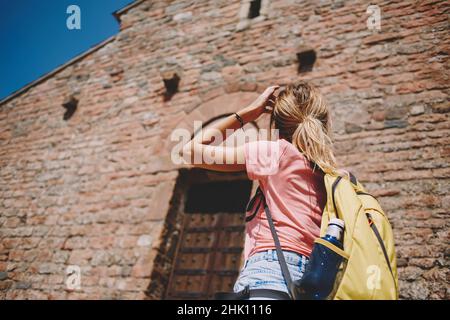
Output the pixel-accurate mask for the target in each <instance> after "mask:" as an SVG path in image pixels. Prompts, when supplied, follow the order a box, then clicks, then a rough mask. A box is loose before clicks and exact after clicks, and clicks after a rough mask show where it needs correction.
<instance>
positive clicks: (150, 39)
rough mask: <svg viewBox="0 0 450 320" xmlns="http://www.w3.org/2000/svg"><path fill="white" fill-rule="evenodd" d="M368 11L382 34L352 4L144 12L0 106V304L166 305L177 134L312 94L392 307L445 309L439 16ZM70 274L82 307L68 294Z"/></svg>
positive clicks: (445, 63) (407, 10) (178, 5)
mask: <svg viewBox="0 0 450 320" xmlns="http://www.w3.org/2000/svg"><path fill="white" fill-rule="evenodd" d="M375 4H377V5H379V6H380V8H381V31H371V30H368V27H367V25H366V19H367V18H368V14H367V13H366V9H367V6H368V5H369V2H365V1H331V0H323V1H292V0H289V1H282V0H271V1H264V0H263V3H262V7H261V16H265V19H264V17H261V16H260V17H256V18H255V19H253V20H251V21H250V20H248V21H247V20H246V19H244V18H245V17H246V16H247V12H246V10H245V7H244V9H242V6H245V4H243V2H242V3H241V2H240V1H219V0H214V1H144V2H140V3H138V4H137V5H134V6H131V7H129V8H127V9H126V10H123V11H122V12H119V13H118V16H119V18H120V20H121V30H120V32H119V33H118V34H117V35H116V36H115V37H114V38H112V39H110V40H109V41H107V42H106V43H105V44H104V45H102V46H99V48H98V49H96V50H93V51H92V52H91V53H89V54H87V55H85V56H83V57H81V58H80V59H78V60H76V61H73V62H72V63H70V64H68V65H67V66H65V67H64V68H61V70H59V71H58V72H55V73H54V74H52V75H51V76H49V77H46V78H43V79H42V80H41V81H38V82H37V83H35V84H34V85H32V86H30V88H28V89H27V90H24V92H22V93H21V94H18V95H16V96H14V97H13V98H12V99H8V100H6V101H4V102H3V103H2V105H1V106H0V214H1V216H0V237H1V244H0V298H7V299H16V298H19V299H24V298H42V299H53V298H62V299H66V298H68V299H75V298H94V299H95V298H124V299H128V298H137V299H141V298H161V297H163V296H164V292H163V291H164V286H165V284H166V281H167V272H168V270H169V269H170V265H171V261H172V260H171V259H172V258H173V250H171V249H170V246H171V245H172V246H173V244H171V243H170V239H171V234H172V233H173V231H174V230H176V229H177V228H179V222H177V216H176V212H171V210H169V208H170V202H171V199H173V200H172V205H173V202H174V201H175V202H176V201H179V197H177V196H173V192H174V190H175V185H176V181H177V177H178V176H179V168H178V167H176V166H175V165H174V164H173V163H172V162H171V160H170V149H171V146H172V144H171V142H170V139H169V137H170V134H171V132H172V130H173V129H174V128H176V127H177V126H180V123H185V124H186V125H189V124H190V121H192V120H194V119H201V120H208V119H210V118H213V117H214V116H217V115H220V114H222V113H226V112H230V111H233V110H237V109H239V108H240V107H242V106H244V105H245V103H247V102H248V101H251V100H252V99H253V98H254V97H255V96H256V93H257V92H261V91H262V90H263V89H264V88H265V87H266V86H267V85H270V84H274V83H287V82H289V81H292V80H296V79H307V80H312V81H313V82H314V83H315V84H317V85H318V86H319V87H320V88H321V89H322V91H323V92H324V94H325V95H326V97H327V99H328V101H329V104H330V105H331V108H332V112H333V115H334V118H333V126H334V131H335V135H334V139H335V141H336V144H335V146H336V153H337V155H338V159H339V161H340V163H341V165H342V166H344V167H346V168H349V169H350V170H352V171H353V172H354V173H355V174H356V175H357V176H358V177H359V179H360V180H361V182H362V183H363V184H364V185H365V186H366V188H367V189H368V190H369V191H371V192H372V193H374V194H375V195H377V196H378V197H379V199H380V201H381V204H382V206H383V207H384V209H385V211H386V212H387V213H388V215H389V218H390V220H391V222H392V224H393V227H394V231H395V238H396V245H397V252H398V266H399V277H400V282H401V297H402V298H406V299H411V298H413V299H448V298H449V295H448V280H449V276H450V273H449V266H448V254H449V251H448V243H449V231H448V224H449V209H448V208H449V207H450V195H449V191H450V186H449V180H450V167H449V158H450V147H449V145H450V138H449V132H450V121H449V116H448V115H449V110H450V107H449V102H448V94H449V91H450V83H449V79H448V67H449V60H448V54H449V48H450V46H449V43H450V37H448V34H449V21H448V13H449V8H450V6H449V3H448V1H445V0H442V1H439V0H435V1H375ZM240 17H242V18H243V19H241V18H240ZM305 50H314V51H315V53H316V55H317V60H316V62H315V64H314V66H313V70H312V71H311V72H304V70H303V69H302V70H300V71H299V63H298V56H297V54H299V53H301V52H303V51H305ZM300 69H301V68H300ZM171 72H172V73H173V72H175V73H177V74H178V76H179V77H180V81H179V85H178V92H176V93H175V94H174V95H173V96H172V97H171V98H170V99H167V98H166V99H165V98H164V96H165V91H166V89H165V85H164V81H163V78H166V77H167V75H168V74H169V77H170V73H171ZM71 97H75V98H76V99H77V100H78V101H79V103H78V107H77V110H76V111H75V113H74V115H73V116H72V117H71V118H70V119H68V120H64V119H63V116H64V113H65V112H66V110H65V109H64V108H63V103H65V102H67V101H68V99H70V98H71ZM172 211H173V210H172ZM155 257H156V259H155ZM68 265H79V266H80V267H81V272H82V279H81V289H80V290H74V291H70V290H67V288H66V283H65V281H66V267H67V266H68Z"/></svg>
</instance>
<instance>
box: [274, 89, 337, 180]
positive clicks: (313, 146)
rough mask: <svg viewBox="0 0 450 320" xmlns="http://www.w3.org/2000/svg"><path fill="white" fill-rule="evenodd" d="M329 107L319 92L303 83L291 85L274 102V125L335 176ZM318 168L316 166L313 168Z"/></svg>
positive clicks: (322, 167) (323, 168) (324, 170)
mask: <svg viewBox="0 0 450 320" xmlns="http://www.w3.org/2000/svg"><path fill="white" fill-rule="evenodd" d="M330 121H331V120H330V114H329V110H328V106H327V104H326V103H325V101H324V98H323V97H322V95H321V94H320V92H319V90H318V89H317V88H315V87H314V86H312V85H310V84H309V83H306V82H304V81H300V82H296V83H293V84H289V85H287V86H286V87H285V89H284V90H282V91H280V93H279V94H278V96H277V98H276V99H275V103H274V109H273V112H272V117H271V126H272V124H275V128H276V129H278V130H279V135H280V137H281V138H285V139H287V140H289V141H290V142H291V143H292V144H293V145H294V146H296V147H297V149H298V150H299V151H300V152H302V153H303V154H304V155H305V157H306V158H307V159H308V160H309V161H311V162H313V163H314V164H315V165H317V166H319V167H320V169H322V171H323V172H325V173H336V172H337V163H336V158H335V157H334V154H333V150H332V145H333V143H332V141H331V137H330V133H331V123H330ZM314 167H315V166H314Z"/></svg>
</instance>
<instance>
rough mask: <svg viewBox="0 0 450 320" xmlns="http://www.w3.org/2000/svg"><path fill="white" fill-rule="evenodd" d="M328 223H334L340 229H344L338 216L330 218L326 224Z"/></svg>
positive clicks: (342, 222)
mask: <svg viewBox="0 0 450 320" xmlns="http://www.w3.org/2000/svg"><path fill="white" fill-rule="evenodd" d="M330 224H334V225H336V226H338V227H340V228H341V229H342V230H344V221H343V220H341V219H338V218H331V219H330V222H329V223H328V225H330Z"/></svg>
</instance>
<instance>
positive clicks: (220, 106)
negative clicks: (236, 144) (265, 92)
mask: <svg viewBox="0 0 450 320" xmlns="http://www.w3.org/2000/svg"><path fill="white" fill-rule="evenodd" d="M258 96H259V93H257V92H247V91H240V92H233V93H229V94H224V95H221V96H219V97H216V98H214V99H211V100H209V101H205V102H203V103H202V104H200V105H199V106H198V107H197V108H195V109H194V110H192V111H191V112H190V113H188V114H187V115H186V117H184V118H183V119H182V120H181V121H180V122H178V123H177V124H176V125H175V126H174V128H173V129H186V130H188V131H189V132H191V133H192V132H193V130H194V121H202V122H203V123H207V122H209V121H210V120H211V119H214V118H216V117H217V116H220V115H223V114H230V113H233V112H236V111H239V110H240V109H242V108H243V107H245V106H246V105H248V104H250V103H251V102H252V101H254V100H255V99H256V98H257V97H258ZM265 121H266V120H264V119H259V120H258V121H257V122H256V123H257V125H258V127H259V128H261V127H264V125H263V124H264V123H265ZM267 123H268V122H267ZM173 145H174V142H171V141H170V137H168V139H167V142H166V148H165V149H166V151H167V152H168V153H169V154H170V150H171V149H172V147H173Z"/></svg>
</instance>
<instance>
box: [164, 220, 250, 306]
mask: <svg viewBox="0 0 450 320" xmlns="http://www.w3.org/2000/svg"><path fill="white" fill-rule="evenodd" d="M183 224H184V226H183V231H182V237H181V241H180V243H179V247H178V251H177V256H176V259H175V265H174V268H173V271H172V276H171V279H170V281H169V288H168V291H167V297H166V298H168V299H211V298H213V295H214V293H215V292H218V291H232V289H233V285H234V282H235V281H236V278H237V276H238V273H239V268H240V264H241V253H242V250H243V244H244V228H245V225H244V214H239V213H189V214H186V215H185V217H184V223H183Z"/></svg>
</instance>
